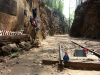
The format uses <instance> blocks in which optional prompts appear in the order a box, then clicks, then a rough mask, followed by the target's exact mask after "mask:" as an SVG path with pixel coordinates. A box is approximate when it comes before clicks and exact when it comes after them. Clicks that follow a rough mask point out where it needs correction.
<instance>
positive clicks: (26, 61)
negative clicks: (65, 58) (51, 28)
mask: <svg viewBox="0 0 100 75" xmlns="http://www.w3.org/2000/svg"><path fill="white" fill-rule="evenodd" d="M71 41H75V42H77V43H79V44H81V45H83V46H85V47H88V48H89V49H94V50H96V51H98V52H100V40H91V39H86V38H83V39H82V38H71V37H69V36H68V35H55V36H52V37H49V36H48V37H47V39H45V40H44V41H43V42H41V46H40V47H39V48H32V49H30V51H24V52H23V53H22V54H20V55H19V57H16V58H13V59H9V57H4V59H5V60H6V62H2V63H0V75H100V71H96V70H75V69H71V68H65V69H64V70H63V71H60V70H59V69H58V65H57V64H53V65H43V64H42V60H43V59H50V60H51V59H52V60H58V57H59V43H60V44H62V46H63V53H64V52H65V51H67V52H68V55H69V57H70V60H71V59H75V58H73V53H74V50H75V49H81V48H80V47H78V46H76V45H74V44H73V43H72V42H71ZM87 58H88V59H93V61H100V59H99V58H97V57H96V56H94V57H92V58H91V53H88V55H87ZM77 60H80V58H77Z"/></svg>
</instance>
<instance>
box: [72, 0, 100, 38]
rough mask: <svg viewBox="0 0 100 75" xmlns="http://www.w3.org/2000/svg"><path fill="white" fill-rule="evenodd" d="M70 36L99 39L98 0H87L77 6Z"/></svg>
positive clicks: (99, 17)
mask: <svg viewBox="0 0 100 75" xmlns="http://www.w3.org/2000/svg"><path fill="white" fill-rule="evenodd" d="M70 36H73V37H86V38H92V39H100V0H87V1H86V2H85V3H82V4H81V5H79V6H78V7H77V9H76V11H75V19H74V21H73V24H72V27H71V30H70Z"/></svg>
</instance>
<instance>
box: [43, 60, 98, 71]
mask: <svg viewBox="0 0 100 75" xmlns="http://www.w3.org/2000/svg"><path fill="white" fill-rule="evenodd" d="M42 63H43V64H46V65H52V64H56V63H59V61H57V60H42ZM64 67H67V68H73V69H88V70H100V62H98V63H91V62H67V63H64Z"/></svg>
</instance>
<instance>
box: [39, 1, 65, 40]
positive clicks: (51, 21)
mask: <svg viewBox="0 0 100 75" xmlns="http://www.w3.org/2000/svg"><path fill="white" fill-rule="evenodd" d="M40 17H41V25H42V26H41V29H42V35H43V38H45V36H46V35H54V34H66V33H67V23H66V19H65V17H64V15H62V14H61V13H60V12H59V11H58V10H56V9H50V8H48V7H47V6H46V5H45V4H44V2H41V3H40Z"/></svg>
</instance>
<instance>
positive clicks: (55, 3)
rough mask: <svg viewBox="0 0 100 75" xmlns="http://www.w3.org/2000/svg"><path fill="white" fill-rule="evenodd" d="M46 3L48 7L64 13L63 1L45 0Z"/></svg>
mask: <svg viewBox="0 0 100 75" xmlns="http://www.w3.org/2000/svg"><path fill="white" fill-rule="evenodd" d="M45 3H46V5H47V6H48V7H50V8H54V9H57V10H58V11H60V12H61V13H62V11H63V5H64V3H63V1H62V0H45Z"/></svg>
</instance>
